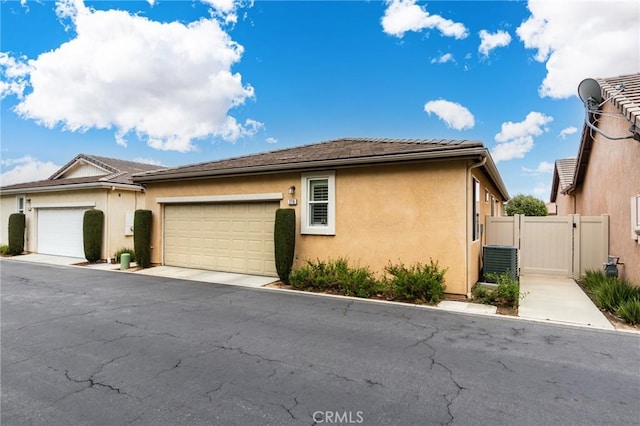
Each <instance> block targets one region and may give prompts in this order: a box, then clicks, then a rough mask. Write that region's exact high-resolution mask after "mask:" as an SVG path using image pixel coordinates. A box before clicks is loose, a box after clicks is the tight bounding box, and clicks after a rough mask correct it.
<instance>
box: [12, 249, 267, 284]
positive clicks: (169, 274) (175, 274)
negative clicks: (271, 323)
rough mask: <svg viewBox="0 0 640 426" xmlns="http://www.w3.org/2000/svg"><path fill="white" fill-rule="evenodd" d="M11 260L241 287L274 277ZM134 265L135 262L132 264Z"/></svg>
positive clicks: (43, 257)
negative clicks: (122, 268)
mask: <svg viewBox="0 0 640 426" xmlns="http://www.w3.org/2000/svg"><path fill="white" fill-rule="evenodd" d="M11 259H12V260H18V261H22V262H34V263H44V264H48V265H61V266H78V267H81V268H91V269H100V270H104V271H117V272H123V273H135V274H141V275H151V276H156V277H165V278H176V279H181V280H190V281H202V282H208V283H215V284H227V285H237V286H241V287H253V288H256V287H262V286H265V285H267V284H270V283H272V282H274V281H278V278H276V277H264V276H259V275H247V274H234V273H230V272H216V271H205V270H200V269H189V268H178V267H174V266H153V267H151V268H146V269H139V270H135V269H131V270H125V271H121V270H120V265H119V264H115V265H114V264H111V263H93V264H88V265H82V266H79V265H78V264H83V263H86V262H87V260H86V259H80V258H75V257H64V256H52V255H47V254H37V253H29V254H24V255H21V256H13V257H11ZM132 266H135V263H134V264H133V265H132Z"/></svg>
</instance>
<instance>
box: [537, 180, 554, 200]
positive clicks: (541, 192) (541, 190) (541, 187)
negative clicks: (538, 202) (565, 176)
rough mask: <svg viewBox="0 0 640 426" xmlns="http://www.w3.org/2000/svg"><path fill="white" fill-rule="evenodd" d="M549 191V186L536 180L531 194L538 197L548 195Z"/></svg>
mask: <svg viewBox="0 0 640 426" xmlns="http://www.w3.org/2000/svg"><path fill="white" fill-rule="evenodd" d="M550 192H551V186H549V185H547V184H546V183H543V182H538V183H537V184H536V186H535V187H534V188H533V194H534V195H536V196H538V197H539V198H542V197H545V196H547V195H549V193H550Z"/></svg>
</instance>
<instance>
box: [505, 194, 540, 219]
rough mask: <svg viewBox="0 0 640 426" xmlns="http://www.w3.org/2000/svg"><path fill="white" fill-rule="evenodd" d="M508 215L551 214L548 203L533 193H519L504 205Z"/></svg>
mask: <svg viewBox="0 0 640 426" xmlns="http://www.w3.org/2000/svg"><path fill="white" fill-rule="evenodd" d="M504 212H505V213H506V214H507V216H513V215H515V214H523V215H525V216H546V215H547V214H549V212H548V210H547V205H546V204H545V203H544V201H542V200H541V199H539V198H536V197H534V196H533V195H523V194H518V195H516V196H515V197H513V198H511V199H510V200H509V201H507V204H506V205H505V206H504Z"/></svg>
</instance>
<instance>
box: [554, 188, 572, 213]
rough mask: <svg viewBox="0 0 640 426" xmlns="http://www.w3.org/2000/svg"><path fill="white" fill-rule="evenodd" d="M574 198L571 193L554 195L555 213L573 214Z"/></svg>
mask: <svg viewBox="0 0 640 426" xmlns="http://www.w3.org/2000/svg"><path fill="white" fill-rule="evenodd" d="M573 203H574V198H573V196H572V195H567V194H562V193H558V195H557V196H556V215H558V216H566V215H570V214H574V213H575V211H574V205H573Z"/></svg>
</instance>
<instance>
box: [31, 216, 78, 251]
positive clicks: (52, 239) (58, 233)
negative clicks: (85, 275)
mask: <svg viewBox="0 0 640 426" xmlns="http://www.w3.org/2000/svg"><path fill="white" fill-rule="evenodd" d="M86 210H87V208H75V207H74V208H40V209H38V216H37V220H38V247H37V252H38V253H42V254H52V255H56V256H69V257H81V258H84V243H83V239H82V221H83V218H84V212H85V211H86Z"/></svg>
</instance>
